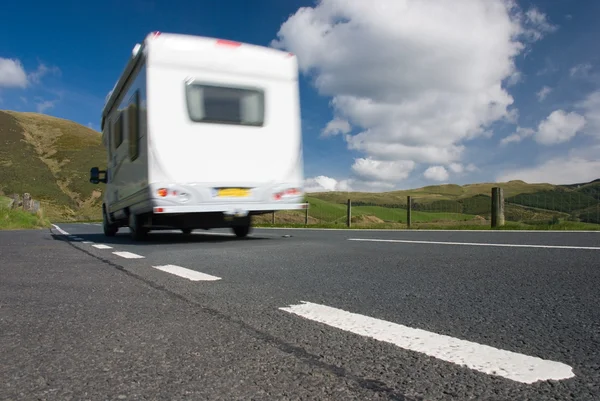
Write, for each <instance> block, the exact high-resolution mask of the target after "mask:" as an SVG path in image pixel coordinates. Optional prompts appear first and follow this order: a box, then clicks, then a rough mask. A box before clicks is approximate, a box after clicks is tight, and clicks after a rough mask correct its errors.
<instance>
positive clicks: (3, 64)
mask: <svg viewBox="0 0 600 401" xmlns="http://www.w3.org/2000/svg"><path fill="white" fill-rule="evenodd" d="M48 74H56V75H59V74H60V69H59V68H58V67H48V66H47V65H45V64H43V63H41V64H40V65H39V66H38V68H37V70H35V71H33V72H31V73H29V74H27V73H26V72H25V68H24V67H23V64H22V63H21V61H20V60H18V59H8V58H2V57H0V87H13V88H26V87H28V86H29V85H30V84H31V83H32V82H33V83H36V84H37V83H40V80H41V79H42V77H44V76H45V75H48Z"/></svg>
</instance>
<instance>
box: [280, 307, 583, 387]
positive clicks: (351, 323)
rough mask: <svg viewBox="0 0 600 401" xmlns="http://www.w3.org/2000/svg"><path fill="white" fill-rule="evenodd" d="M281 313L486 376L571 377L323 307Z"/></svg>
mask: <svg viewBox="0 0 600 401" xmlns="http://www.w3.org/2000/svg"><path fill="white" fill-rule="evenodd" d="M279 309H280V310H283V311H286V312H289V313H292V314H295V315H298V316H301V317H304V318H306V319H310V320H313V321H316V322H320V323H324V324H326V325H329V326H332V327H335V328H338V329H341V330H346V331H349V332H351V333H354V334H359V335H362V336H365V337H370V338H374V339H376V340H379V341H384V342H387V343H391V344H394V345H396V346H398V347H401V348H404V349H407V350H410V351H415V352H420V353H423V354H426V355H429V356H431V357H435V358H438V359H441V360H444V361H447V362H452V363H455V364H457V365H466V366H467V367H468V368H470V369H474V370H477V371H479V372H483V373H486V374H488V375H494V376H502V377H505V378H507V379H510V380H514V381H517V382H521V383H527V384H531V383H534V382H536V381H541V380H563V379H569V378H571V377H574V376H575V375H574V373H573V369H572V368H571V367H570V366H569V365H566V364H564V363H561V362H554V361H549V360H544V359H541V358H538V357H532V356H528V355H523V354H519V353H516V352H512V351H505V350H501V349H497V348H494V347H491V346H488V345H482V344H478V343H474V342H470V341H465V340H461V339H458V338H454V337H450V336H446V335H440V334H436V333H432V332H429V331H425V330H421V329H414V328H411V327H407V326H403V325H400V324H396V323H391V322H387V321H385V320H379V319H375V318H372V317H368V316H363V315H359V314H357V313H351V312H346V311H344V310H341V309H336V308H332V307H329V306H325V305H319V304H314V303H310V302H303V303H302V304H299V305H292V306H290V307H286V308H279Z"/></svg>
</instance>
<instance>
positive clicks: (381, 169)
mask: <svg viewBox="0 0 600 401" xmlns="http://www.w3.org/2000/svg"><path fill="white" fill-rule="evenodd" d="M414 168H415V162H413V161H411V160H394V161H380V160H373V159H371V158H367V159H364V158H359V159H356V160H355V161H354V164H353V165H352V170H353V171H354V172H355V173H356V175H357V176H358V177H360V178H362V179H364V180H365V181H384V182H397V181H401V180H404V179H406V178H407V177H408V176H409V174H410V172H411V171H412V170H413V169H414Z"/></svg>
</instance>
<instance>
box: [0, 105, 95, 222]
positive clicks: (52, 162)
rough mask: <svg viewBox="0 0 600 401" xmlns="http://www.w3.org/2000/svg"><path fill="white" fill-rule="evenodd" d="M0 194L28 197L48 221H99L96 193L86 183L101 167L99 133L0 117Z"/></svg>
mask: <svg viewBox="0 0 600 401" xmlns="http://www.w3.org/2000/svg"><path fill="white" fill-rule="evenodd" d="M0 141H1V142H0V143H1V144H2V146H0V191H2V192H3V193H5V194H11V193H19V194H23V193H24V192H29V193H30V194H31V195H32V196H33V197H34V198H35V199H38V200H40V201H41V202H42V204H43V206H44V208H45V209H46V213H47V215H48V217H50V218H52V219H76V218H77V219H81V218H84V219H85V218H86V217H87V218H98V216H99V210H100V209H99V205H100V202H101V195H102V194H101V192H100V190H101V188H100V187H98V186H95V185H92V184H90V183H89V181H88V177H89V170H90V167H92V166H99V167H103V166H105V165H106V161H105V159H106V156H105V151H104V148H103V147H102V144H101V135H100V133H98V132H96V131H94V130H92V129H89V128H87V127H84V126H83V125H80V124H77V123H75V122H72V121H68V120H63V119H60V118H56V117H51V116H47V115H44V114H38V113H21V112H14V111H0Z"/></svg>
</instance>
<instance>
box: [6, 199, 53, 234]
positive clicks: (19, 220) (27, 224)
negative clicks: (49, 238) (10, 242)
mask: <svg viewBox="0 0 600 401" xmlns="http://www.w3.org/2000/svg"><path fill="white" fill-rule="evenodd" d="M48 227H50V221H49V220H48V219H47V218H46V217H45V216H44V213H43V212H42V211H41V210H40V211H39V212H38V213H35V214H34V213H29V212H25V211H23V210H18V209H9V208H8V207H7V206H6V205H4V204H0V230H21V229H36V228H48Z"/></svg>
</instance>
